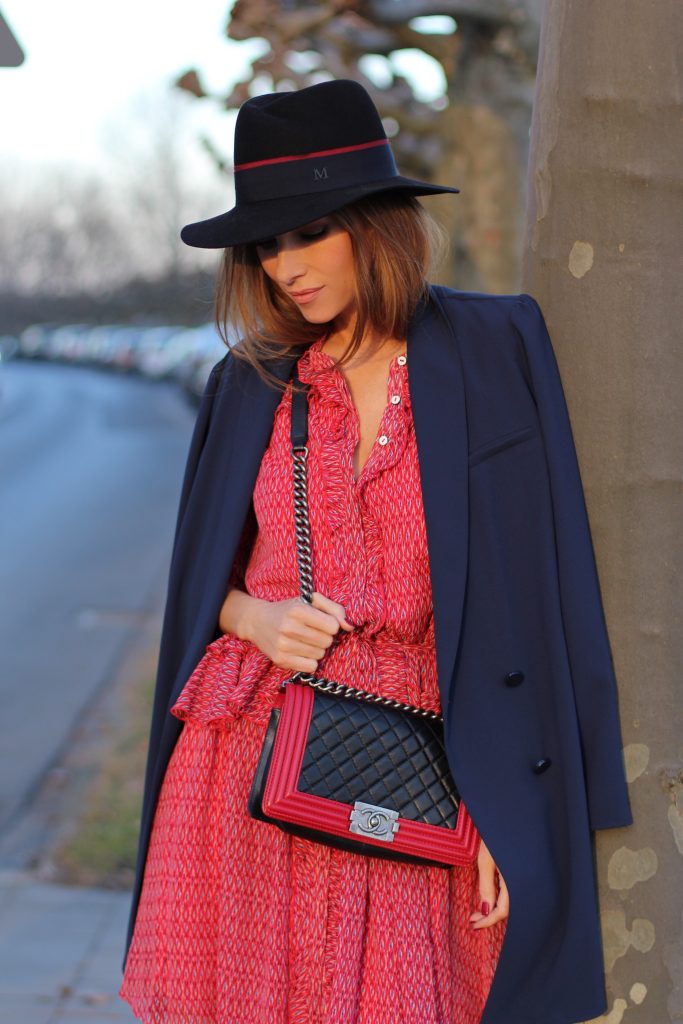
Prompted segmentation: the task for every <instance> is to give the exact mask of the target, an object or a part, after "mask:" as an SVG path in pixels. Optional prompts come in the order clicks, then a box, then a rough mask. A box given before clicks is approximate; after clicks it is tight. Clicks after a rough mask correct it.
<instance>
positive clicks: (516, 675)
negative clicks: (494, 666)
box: [505, 669, 524, 686]
mask: <svg viewBox="0 0 683 1024" xmlns="http://www.w3.org/2000/svg"><path fill="white" fill-rule="evenodd" d="M523 679H524V673H523V672H522V671H520V669H516V670H515V671H514V672H508V673H507V675H506V676H505V683H506V685H507V686H519V684H520V683H521V682H522V681H523Z"/></svg>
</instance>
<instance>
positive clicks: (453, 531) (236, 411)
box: [173, 287, 468, 721]
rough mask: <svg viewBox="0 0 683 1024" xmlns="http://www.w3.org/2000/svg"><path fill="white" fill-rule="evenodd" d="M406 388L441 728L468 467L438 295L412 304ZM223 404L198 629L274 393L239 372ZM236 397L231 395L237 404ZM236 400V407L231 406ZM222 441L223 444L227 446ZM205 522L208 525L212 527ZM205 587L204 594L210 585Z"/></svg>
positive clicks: (209, 612) (225, 571)
mask: <svg viewBox="0 0 683 1024" xmlns="http://www.w3.org/2000/svg"><path fill="white" fill-rule="evenodd" d="M407 356H408V360H407V366H408V383H409V388H410V397H411V404H412V409H413V419H414V423H415V437H416V442H417V448H418V457H419V463H420V481H421V488H422V497H423V506H424V515H425V524H426V531H427V544H428V551H429V564H430V574H431V584H432V596H433V602H434V633H435V643H436V656H437V673H438V681H439V691H440V695H441V704H442V709H443V713H444V721H445V716H446V711H447V707H448V699H449V690H450V682H451V677H452V675H453V667H454V663H455V657H456V651H457V647H458V640H459V637H460V626H461V619H462V610H463V602H464V593H465V580H466V574H467V548H468V543H467V540H468V490H467V485H468V472H467V469H468V465H467V422H466V415H465V397H464V386H463V379H462V370H461V367H460V359H459V353H458V348H457V343H456V338H455V336H454V332H453V328H452V326H451V324H450V321H449V319H448V317H447V316H446V313H445V311H444V309H443V307H442V305H441V301H440V299H439V297H438V292H437V290H436V289H435V288H433V287H430V300H429V301H423V302H421V303H420V305H419V307H418V309H417V310H416V313H415V316H414V317H413V319H412V321H411V324H410V328H409V331H408V337H407ZM295 358H296V357H295V356H284V357H281V358H280V359H278V360H277V361H274V362H273V363H271V370H272V372H273V373H274V374H275V375H276V376H277V377H279V378H280V379H281V380H283V381H284V380H287V379H288V378H289V376H290V373H291V371H292V368H293V364H294V361H295ZM228 387H229V393H228V394H227V395H224V396H223V401H224V402H225V403H226V409H227V410H228V414H227V415H226V416H225V418H224V421H223V422H221V431H220V434H221V436H220V437H219V438H216V437H215V434H214V444H216V443H218V444H219V445H220V449H222V450H220V451H219V450H217V451H216V452H215V453H214V456H215V457H211V458H208V459H207V461H208V463H209V464H210V465H212V466H213V472H214V473H215V472H216V467H217V466H218V467H220V477H221V479H222V480H223V482H224V484H223V486H224V490H223V499H222V500H221V501H220V502H219V503H218V506H216V505H214V506H213V512H214V514H215V513H217V516H216V518H215V519H214V522H213V523H211V524H206V529H207V535H209V536H212V537H213V538H216V537H220V538H221V543H220V545H218V544H216V542H215V540H214V541H213V542H212V544H213V547H214V551H213V554H212V558H211V566H210V573H207V576H206V577H205V580H206V586H205V590H204V593H203V599H202V607H201V609H200V612H199V615H198V617H197V618H198V621H201V622H205V623H207V622H211V623H213V622H215V620H216V615H217V612H216V608H217V607H220V603H221V601H222V595H223V590H222V589H221V588H223V589H224V588H225V585H226V583H225V581H226V580H227V579H228V576H229V573H230V568H231V566H232V562H233V558H234V554H235V551H236V547H237V543H238V540H239V537H240V535H241V531H242V527H243V524H244V521H245V518H246V515H247V512H248V509H249V504H250V502H251V497H252V494H253V491H254V485H255V483H256V477H257V475H258V471H259V467H260V464H261V459H262V457H263V454H264V452H265V450H266V448H267V446H268V443H269V440H270V435H271V432H272V425H273V418H274V415H275V410H276V408H277V405H278V402H279V401H280V398H281V391H279V390H275V389H274V388H271V387H269V386H268V385H266V384H265V383H264V382H263V381H262V380H261V378H260V377H259V376H258V374H257V373H255V372H254V371H253V370H252V369H251V367H250V366H248V365H247V364H240V363H239V361H237V364H236V372H235V374H234V375H233V377H232V379H231V381H230V383H229V386H228ZM236 392H239V396H237V394H236ZM236 398H237V400H236ZM226 438H227V439H228V440H227V442H226ZM212 518H213V517H212ZM212 583H213V585H211V584H212ZM189 667H190V666H183V670H182V672H181V674H180V677H179V678H178V679H177V680H176V686H175V688H174V689H175V691H176V692H174V695H173V699H174V700H175V699H176V698H177V696H178V694H179V690H180V688H182V686H183V685H184V680H185V675H186V674H187V671H188V668H189Z"/></svg>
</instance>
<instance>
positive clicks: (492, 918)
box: [470, 871, 510, 928]
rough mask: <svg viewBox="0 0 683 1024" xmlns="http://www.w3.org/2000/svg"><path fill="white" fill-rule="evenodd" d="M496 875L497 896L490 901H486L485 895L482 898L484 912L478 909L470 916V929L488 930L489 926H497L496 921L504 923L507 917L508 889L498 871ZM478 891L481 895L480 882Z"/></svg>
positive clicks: (508, 905) (486, 888) (508, 906)
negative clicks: (497, 882) (498, 885)
mask: <svg viewBox="0 0 683 1024" xmlns="http://www.w3.org/2000/svg"><path fill="white" fill-rule="evenodd" d="M496 873H497V875H498V881H499V884H500V889H499V892H498V896H497V898H496V897H494V898H493V900H491V901H489V900H488V899H487V897H486V895H484V896H483V897H482V902H483V904H484V906H483V911H484V912H482V909H479V910H475V911H474V912H473V913H472V914H470V926H471V927H472V928H490V927H491V925H494V924H497V923H498V921H504V920H505V918H506V917H508V916H509V913H510V896H509V893H508V888H507V885H506V884H505V880H504V878H503V876H502V875H501V873H500V871H496ZM479 891H480V894H481V892H482V885H481V880H480V887H479ZM488 891H489V889H488V885H486V886H485V892H488ZM487 903H488V904H489V905H488V906H486V904H487Z"/></svg>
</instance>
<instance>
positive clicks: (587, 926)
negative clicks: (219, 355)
mask: <svg viewBox="0 0 683 1024" xmlns="http://www.w3.org/2000/svg"><path fill="white" fill-rule="evenodd" d="M235 153H236V161H235V171H236V196H237V204H236V206H235V208H234V209H233V210H231V211H229V212H228V213H227V214H222V215H220V216H219V217H215V218H212V219H210V220H208V221H203V222H199V223H198V224H195V225H189V226H188V227H186V228H185V229H184V230H183V238H184V240H185V241H186V242H188V243H189V244H192V245H200V246H205V247H215V248H224V249H225V250H226V252H225V260H224V265H223V273H222V276H221V281H220V286H219V295H218V316H219V322H221V323H222V324H223V326H224V329H225V324H226V322H227V320H229V319H230V320H233V321H235V322H236V323H237V324H238V325H239V326H240V327H241V332H242V335H243V340H242V341H241V342H240V344H239V345H238V346H237V347H236V348H235V349H234V350H231V351H230V352H229V353H228V355H227V356H226V357H225V358H224V359H223V360H221V363H219V364H218V365H217V367H215V368H214V371H213V372H212V374H211V377H210V380H209V383H208V385H207V389H206V392H205V395H204V398H203V401H202V406H201V409H200V413H199V416H198V419H197V425H196V427H195V433H194V436H193V442H192V446H191V449H190V454H189V458H188V466H187V470H186V476H185V481H184V484H183V492H182V495H181V501H180V510H179V516H178V526H177V530H176V538H175V544H174V552H173V561H172V566H171V574H170V580H169V600H168V602H167V609H166V615H165V620H164V633H163V635H162V646H161V655H160V665H159V676H158V680H157V693H156V699H155V711H154V720H153V724H152V735H151V740H150V755H149V762H148V771H147V779H146V791H145V805H144V807H143V828H142V837H141V844H140V857H139V862H138V880H137V885H136V894H135V897H134V906H133V910H132V913H131V928H130V931H129V942H130V945H129V949H128V954H127V960H126V963H125V969H124V979H123V984H122V986H121V995H122V997H123V998H124V999H127V1000H128V1001H129V1002H130V1004H131V1006H132V1007H133V1009H134V1011H135V1012H136V1014H138V1015H139V1016H140V1019H142V1020H144V1021H149V1022H151V1021H155V1022H157V1021H159V1022H160V1021H177V1022H180V1021H190V1020H191V1021H192V1022H193V1024H198V1022H200V1021H202V1022H204V1021H205V1022H209V1021H217V1022H219V1021H220V1022H230V1024H237V1022H247V1021H249V1022H250V1024H258V1022H266V1021H267V1022H279V1021H282V1022H284V1021H296V1022H300V1021H301V1022H303V1021H305V1022H309V1021H311V1022H312V1021H319V1022H325V1024H337V1022H339V1024H341V1022H347V1021H348V1022H354V1024H363V1022H367V1024H370V1022H372V1024H389V1022H391V1024H394V1022H398V1021H404V1022H410V1024H446V1022H448V1024H455V1022H457V1024H464V1022H468V1024H469V1022H472V1024H475V1022H478V1021H480V1020H481V1021H482V1022H486V1024H517V1022H519V1024H521V1022H522V1021H524V1024H569V1022H570V1021H578V1020H584V1019H588V1018H589V1017H591V1016H596V1015H597V1014H598V1013H600V1012H602V1010H603V1009H604V1007H605V998H604V987H603V984H602V961H601V951H600V944H599V930H598V927H597V915H596V912H595V911H596V903H595V888H594V878H593V875H592V861H591V857H590V837H589V829H590V828H601V827H613V826H614V825H620V824H628V823H629V822H630V820H631V819H630V809H629V807H628V800H627V796H626V788H625V780H624V774H623V763H622V761H621V746H620V735H619V724H618V716H617V708H616V699H615V698H616V694H615V688H614V680H613V678H612V676H611V675H610V669H611V661H610V655H609V647H608V642H607V637H606V633H605V631H604V620H603V618H602V608H601V605H600V597H599V589H598V585H597V578H596V576H595V566H594V562H593V561H592V549H591V546H590V537H589V533H588V527H587V520H586V517H585V508H584V506H583V503H582V494H581V489H580V481H579V478H578V469H577V467H576V462H575V458H574V452H573V447H572V445H571V434H570V431H569V427H568V421H567V420H566V408H565V407H564V405H563V400H562V395H561V388H560V386H559V381H558V378H557V376H556V367H555V364H554V361H553V360H552V350H551V348H550V346H549V341H548V342H546V339H547V335H546V334H545V332H544V328H543V325H542V317H540V313H539V312H538V307H537V306H535V304H534V302H533V300H532V299H530V297H528V296H512V297H508V296H500V297H497V296H480V295H465V294H464V293H462V294H459V293H455V292H451V291H450V290H448V289H436V288H433V287H431V286H428V285H427V284H426V274H427V268H428V265H429V257H430V253H431V252H432V250H433V246H432V243H431V241H430V239H433V229H432V228H431V227H430V223H429V220H428V218H427V217H426V215H425V213H424V211H423V210H422V209H421V207H420V206H419V204H418V203H417V201H416V200H415V199H414V198H413V197H414V196H416V195H428V194H430V193H431V192H445V191H452V192H456V191H457V189H454V188H448V187H445V186H443V187H442V186H430V185H427V184H425V183H424V182H418V181H414V180H412V179H407V178H403V177H402V176H400V175H399V174H398V172H397V171H396V168H395V164H394V163H393V158H392V157H391V150H390V146H389V143H388V140H387V139H386V136H385V134H384V131H383V129H382V125H381V121H380V119H379V116H378V115H377V112H376V110H375V108H374V106H373V105H372V102H371V100H370V98H369V97H368V96H367V93H365V91H364V90H363V89H362V88H361V87H360V86H359V85H357V84H356V83H353V82H331V83H323V84H321V85H317V86H312V87H310V88H308V89H303V90H300V91H299V92H296V93H281V94H274V95H272V96H265V97H263V96H262V97H257V98H255V99H253V100H250V101H248V102H247V103H246V104H245V105H244V106H243V107H242V109H241V110H240V113H239V116H238V120H237V125H236V145H235ZM539 318H540V322H539ZM295 359H298V372H299V376H300V378H301V379H302V381H304V382H306V383H308V384H309V386H310V393H309V447H310V456H309V492H308V493H309V497H308V501H309V511H310V517H311V532H312V550H313V564H314V578H315V580H316V585H317V589H316V592H315V594H314V600H313V603H312V605H311V606H308V605H306V604H305V603H303V602H301V601H300V600H299V599H298V598H297V597H296V596H294V595H296V593H297V592H298V576H297V565H296V550H295V543H294V533H293V522H292V516H291V507H292V500H291V497H292V490H291V464H290V448H289V419H290V412H291V391H290V388H289V386H288V379H289V373H290V370H291V368H292V365H293V362H294V360H295ZM266 364H268V365H267V367H266ZM342 367H344V369H342ZM267 370H269V371H270V373H268V372H266V371H267ZM409 374H410V377H409ZM273 384H275V385H276V387H273V386H272V385H273ZM409 384H410V386H409ZM475 467H476V468H475ZM501 487H502V491H501ZM506 488H508V490H509V492H510V496H511V499H512V503H511V504H508V503H506V500H505V493H506ZM550 498H552V499H554V500H555V501H559V502H560V511H561V515H560V516H559V517H558V514H557V513H558V508H557V507H555V506H551V504H550V501H549V499H550ZM520 499H522V500H520ZM520 506H523V507H520ZM565 513H566V514H565ZM567 516H568V517H569V519H570V522H569V524H567ZM563 531H564V534H563ZM567 531H569V532H567ZM553 538H556V539H557V540H558V542H563V541H564V544H562V543H560V546H559V555H558V557H557V558H556V555H555V551H554V550H552V551H551V542H552V540H553ZM238 539H239V545H238V543H237V541H238ZM221 549H222V550H221ZM558 566H559V569H560V570H561V574H560V577H559V579H558V578H557V570H558ZM228 570H230V571H229V572H228ZM518 571H519V572H522V573H526V574H527V579H526V580H525V579H524V578H523V577H522V576H517V573H518ZM228 577H229V579H228ZM226 579H227V580H228V585H227V586H226ZM511 586H512V590H511V589H510V588H511ZM226 590H227V595H226ZM560 594H561V597H562V600H561V601H560V600H559V599H558V598H559V595H560ZM561 616H564V619H562V618H561ZM209 641H212V642H210V643H209ZM202 651H203V652H204V653H203V656H202V657H201V660H199V657H198V656H199V654H201V652H202ZM587 661H588V662H590V665H589V669H588V671H586V662H587ZM520 666H523V669H522V668H520ZM292 670H301V671H306V672H312V671H316V672H320V673H322V674H324V675H326V676H328V677H330V678H332V679H336V680H340V681H346V682H349V683H351V684H353V683H354V682H355V683H357V682H358V678H359V676H360V677H361V678H362V679H363V683H364V686H365V688H366V689H371V690H374V691H376V692H378V693H382V694H383V695H385V696H389V697H393V698H396V699H400V700H404V701H406V702H407V703H419V704H421V705H422V706H424V707H426V708H430V709H434V710H439V709H440V710H441V711H442V712H443V713H444V720H445V723H446V734H447V736H446V738H447V744H448V753H449V763H450V764H451V768H452V770H453V774H454V777H455V778H456V781H457V783H458V788H459V789H460V792H461V794H462V796H463V799H464V801H465V803H466V804H467V807H468V810H469V811H470V813H471V815H472V817H473V820H474V822H475V825H476V826H477V828H478V829H479V832H480V835H481V843H480V847H479V853H478V857H477V860H476V863H474V864H472V865H470V866H469V867H454V868H451V869H448V870H444V869H442V868H435V867H431V866H426V865H425V866H423V865H397V864H394V863H392V862H390V861H385V860H382V859H380V858H376V857H366V856H361V855H358V854H352V853H348V852H345V851H341V850H333V849H331V848H329V847H326V846H323V845H322V844H318V843H314V842H309V841H307V840H304V839H300V838H295V837H290V836H288V835H287V834H285V833H283V832H281V831H280V830H279V829H278V828H276V827H275V826H272V825H269V824H267V823H263V822H259V821H256V820H254V819H253V818H250V817H249V815H248V814H247V810H246V799H247V795H248V792H249V789H250V786H251V781H252V777H253V773H254V769H255V765H256V759H257V757H258V753H259V751H260V747H261V744H262V742H263V737H264V731H265V727H266V725H267V721H268V716H269V712H270V708H271V707H272V702H273V698H274V696H275V694H276V692H277V689H278V687H279V685H280V683H281V681H282V680H283V679H284V678H286V677H287V676H288V675H290V674H291V672H292ZM527 676H528V679H527V680H526V683H525V685H524V686H521V685H520V684H522V683H523V682H524V681H525V678H526V677H527ZM501 683H502V685H501ZM545 744H549V748H548V749H549V750H550V751H551V752H552V751H555V752H556V753H555V755H554V756H555V758H556V759H557V764H556V765H555V766H554V770H553V771H548V769H549V768H550V767H551V766H552V765H553V758H550V757H547V756H545V754H547V752H548V749H546V747H545ZM582 744H583V746H582ZM542 754H543V755H544V756H541V755H542ZM583 757H585V758H586V763H587V771H586V775H585V776H584V769H583V761H582V758H583ZM567 886H570V891H569V892H568V891H567ZM516 900H519V903H518V904H516ZM136 901H137V903H136ZM516 905H517V906H518V908H519V910H518V913H517V916H515V907H516ZM510 908H511V916H510V921H509V922H508V914H509V912H510ZM513 925H515V926H516V928H515V930H513ZM504 939H505V944H504V945H503V940H504ZM577 979H579V980H577Z"/></svg>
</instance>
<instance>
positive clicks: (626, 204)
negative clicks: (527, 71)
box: [522, 0, 683, 1024]
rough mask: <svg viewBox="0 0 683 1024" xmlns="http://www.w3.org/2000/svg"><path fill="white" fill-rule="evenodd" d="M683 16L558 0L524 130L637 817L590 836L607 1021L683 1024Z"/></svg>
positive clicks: (538, 246) (530, 256) (670, 2)
mask: <svg viewBox="0 0 683 1024" xmlns="http://www.w3.org/2000/svg"><path fill="white" fill-rule="evenodd" d="M681 20H682V19H681V8H680V5H679V4H678V3H676V2H675V0H659V2H658V3H654V4H653V3H644V2H640V3H636V4H630V5H624V4H623V3H622V2H618V0H601V2H600V3H591V2H590V0H583V2H581V0H546V7H545V11H544V17H543V23H542V32H541V47H540V57H539V65H538V74H537V81H536V97H535V103H534V113H533V120H532V134H531V155H530V163H529V177H528V198H527V213H526V216H527V225H526V241H525V256H524V270H523V286H522V290H524V291H527V292H529V293H531V294H532V295H533V296H534V297H535V298H537V299H538V301H539V302H540V305H541V307H542V309H543V310H544V313H545V315H546V320H547V322H548V326H549V330H550V334H551V337H552V338H553V341H554V346H555V352H556V355H557V360H558V364H559V366H560V373H561V375H562V379H563V383H564V387H565V392H566V395H567V403H568V405H569V410H570V415H571V419H572V424H573V429H574V438H575V442H576V447H577V452H578V457H579V462H580V465H581V471H582V476H583V482H584V487H585V492H586V504H587V506H588V513H589V517H590V522H591V528H592V533H593V541H594V546H595V554H596V561H597V563H598V571H599V574H600V581H601V589H602V595H603V601H604V605H605V615H606V619H607V626H608V630H609V635H610V640H611V645H612V653H613V657H614V665H615V671H616V675H617V679H618V681H619V696H620V709H621V720H622V726H623V735H624V744H625V749H624V756H625V763H626V769H627V775H628V779H629V782H630V784H631V787H630V792H631V804H632V808H633V813H634V818H635V824H634V825H633V826H631V827H630V828H628V829H614V830H604V831H600V832H598V833H597V835H596V853H597V867H598V876H599V885H600V905H601V920H602V926H603V944H604V950H605V967H606V975H607V991H608V1002H609V1007H610V1012H609V1014H608V1015H607V1016H606V1017H605V1018H604V1020H605V1021H606V1022H609V1024H620V1022H621V1021H622V1020H623V1021H625V1022H626V1024H665V1022H669V1021H680V1020H681V1019H683V949H682V933H683V919H682V910H683V886H682V885H681V878H682V877H683V861H682V860H681V858H682V856H683V763H682V759H683V737H682V730H681V705H682V687H681V679H682V678H683V672H682V668H683V665H682V660H683V659H682V658H681V639H680V637H681V624H680V616H681V608H682V607H683V602H682V601H681V581H682V580H683V572H682V571H681V547H682V546H683V543H682V536H681V529H680V524H681V522H682V521H683V510H682V508H681V504H682V502H681V490H682V488H681V466H682V465H683V459H682V458H681V448H682V447H683V430H681V415H680V393H681V387H682V385H683V379H682V378H683V372H682V366H681V362H682V360H681V345H680V342H679V341H678V340H677V337H676V333H677V330H678V329H679V326H680V324H681V322H682V321H683V308H682V306H683V302H682V295H683V289H682V288H681V277H682V274H681V270H682V268H681V261H680V256H679V248H680V235H681V230H680V229H681V224H682V223H683V216H682V213H683V211H682V210H681V205H682V203H681V167H682V161H681V155H682V154H681V147H680V141H679V133H680V123H679V120H680V112H681V111H680V95H681V91H680V83H679V82H677V80H676V52H675V44H676V41H677V40H680V39H681V38H683V32H682V26H681ZM601 1019H603V1018H601Z"/></svg>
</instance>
